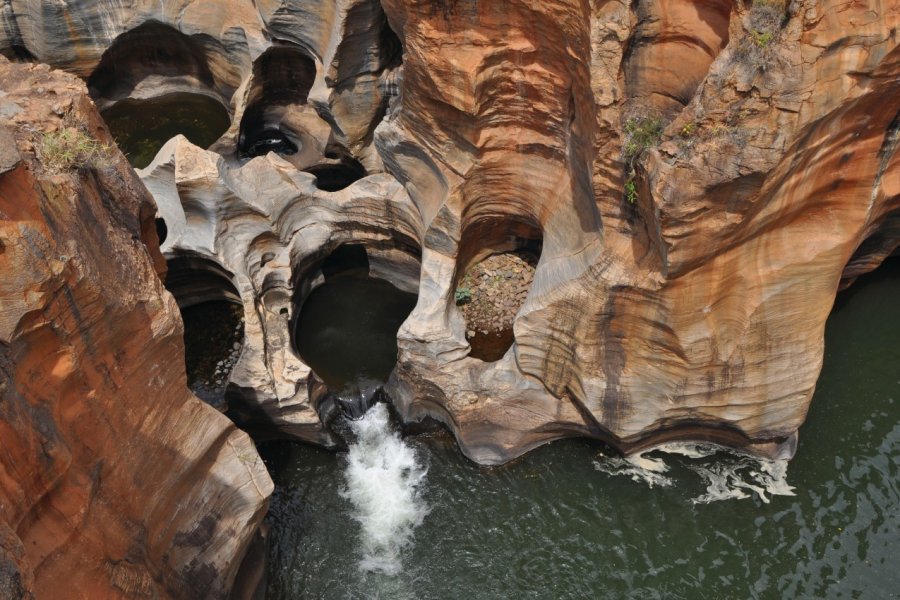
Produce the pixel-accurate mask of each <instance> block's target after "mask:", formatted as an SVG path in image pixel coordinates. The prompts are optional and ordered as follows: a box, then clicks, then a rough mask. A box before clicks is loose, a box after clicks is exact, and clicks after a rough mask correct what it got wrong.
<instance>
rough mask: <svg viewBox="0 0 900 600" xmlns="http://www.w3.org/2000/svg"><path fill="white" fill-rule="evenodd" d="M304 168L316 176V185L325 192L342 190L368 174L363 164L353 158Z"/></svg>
mask: <svg viewBox="0 0 900 600" xmlns="http://www.w3.org/2000/svg"><path fill="white" fill-rule="evenodd" d="M304 170H305V171H306V172H307V173H310V174H311V175H315V176H316V187H317V188H319V189H320V190H322V191H324V192H337V191H340V190H342V189H344V188H346V187H348V186H350V185H351V184H353V183H354V182H356V181H359V180H360V179H362V178H363V177H365V176H366V170H365V169H364V168H363V166H362V165H361V164H359V162H357V161H355V160H352V159H347V160H345V161H344V162H342V163H339V164H325V165H316V166H314V167H309V168H308V169H304Z"/></svg>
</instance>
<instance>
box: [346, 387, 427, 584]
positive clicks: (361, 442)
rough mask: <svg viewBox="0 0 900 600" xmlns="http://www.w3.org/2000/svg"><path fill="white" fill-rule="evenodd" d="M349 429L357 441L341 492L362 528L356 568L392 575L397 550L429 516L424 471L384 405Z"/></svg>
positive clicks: (397, 564)
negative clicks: (360, 555)
mask: <svg viewBox="0 0 900 600" xmlns="http://www.w3.org/2000/svg"><path fill="white" fill-rule="evenodd" d="M350 427H351V428H352V429H353V432H354V433H355V434H356V436H357V439H356V441H355V442H354V443H353V444H351V445H350V450H349V453H348V455H347V469H346V471H345V473H344V479H345V482H346V487H345V488H344V489H343V490H342V491H341V496H342V497H344V498H347V499H348V500H350V502H351V503H352V504H353V507H354V509H355V512H354V514H353V518H354V519H355V520H356V521H358V522H359V524H360V525H361V526H362V551H363V558H362V560H361V561H360V568H361V569H362V570H364V571H380V572H382V573H385V574H387V575H396V574H397V573H399V572H400V568H401V563H400V551H401V550H402V549H403V548H404V547H405V546H406V545H407V544H409V542H410V541H411V540H412V535H413V531H414V530H415V528H416V527H418V526H419V525H421V524H422V521H423V520H424V519H425V516H426V515H427V514H428V507H427V506H426V504H425V502H424V500H423V499H422V497H421V490H420V486H421V485H422V483H423V482H424V480H425V474H426V473H427V472H428V470H427V469H426V468H425V466H424V465H423V464H421V463H420V462H419V460H418V457H417V456H416V453H415V451H414V450H413V448H411V447H410V446H407V445H406V444H405V443H404V442H403V440H402V439H401V438H400V436H399V435H398V434H397V433H396V432H394V431H392V430H391V427H390V420H389V418H388V410H387V406H386V405H385V404H381V403H379V404H376V405H375V406H373V407H372V408H371V409H369V411H368V412H367V413H366V414H365V415H363V417H362V418H361V419H359V420H357V421H352V422H351V423H350Z"/></svg>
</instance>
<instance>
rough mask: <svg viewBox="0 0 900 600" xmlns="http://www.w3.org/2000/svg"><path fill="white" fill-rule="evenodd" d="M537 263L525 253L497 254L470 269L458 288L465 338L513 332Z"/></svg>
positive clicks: (457, 296) (458, 302) (457, 295)
mask: <svg viewBox="0 0 900 600" xmlns="http://www.w3.org/2000/svg"><path fill="white" fill-rule="evenodd" d="M536 262H537V261H536V260H535V258H534V257H533V256H531V255H530V254H528V253H525V252H505V253H502V254H495V255H493V256H490V257H488V258H486V259H485V260H483V261H481V262H480V263H478V264H476V265H475V266H473V267H472V268H471V269H469V270H468V271H467V272H466V274H465V275H464V276H463V278H462V280H461V281H460V283H459V285H458V286H457V288H456V303H457V305H459V306H460V308H461V309H462V313H463V316H464V317H465V319H466V330H467V331H466V335H467V337H470V338H471V337H473V336H475V334H476V333H479V332H480V333H482V334H487V333H498V332H501V331H504V330H507V329H511V328H512V324H513V320H514V319H515V317H516V313H518V312H519V309H520V308H521V307H522V304H524V303H525V297H526V296H527V295H528V290H529V288H530V287H531V282H532V281H533V279H534V269H535V265H536Z"/></svg>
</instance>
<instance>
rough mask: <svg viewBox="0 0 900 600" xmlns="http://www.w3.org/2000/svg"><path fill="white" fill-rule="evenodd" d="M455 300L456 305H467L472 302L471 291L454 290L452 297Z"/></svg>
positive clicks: (465, 289) (469, 289)
mask: <svg viewBox="0 0 900 600" xmlns="http://www.w3.org/2000/svg"><path fill="white" fill-rule="evenodd" d="M453 296H454V298H455V299H456V304H457V305H460V304H468V303H469V302H471V301H472V290H471V288H467V287H458V288H456V293H455V294H454V295H453Z"/></svg>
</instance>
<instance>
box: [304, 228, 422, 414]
mask: <svg viewBox="0 0 900 600" xmlns="http://www.w3.org/2000/svg"><path fill="white" fill-rule="evenodd" d="M419 260H420V257H419V252H418V248H417V247H413V246H407V245H398V246H393V247H377V246H370V247H368V248H367V247H366V246H364V245H362V244H353V243H350V244H345V245H341V246H339V247H337V248H336V249H335V250H334V251H333V252H332V253H331V254H329V255H328V256H327V257H326V258H325V259H324V260H322V261H321V262H320V263H319V264H318V265H315V266H313V267H312V268H311V269H308V270H307V271H306V274H305V275H304V276H302V277H301V279H300V280H299V282H298V285H297V287H296V292H295V297H294V301H293V303H294V310H293V313H294V321H293V323H292V343H293V347H294V349H295V350H296V351H297V353H298V354H299V355H300V357H301V358H302V359H303V361H304V362H305V363H306V364H308V365H309V366H310V367H311V368H312V369H313V374H311V376H313V377H315V379H316V381H319V382H321V383H322V384H324V388H325V389H326V390H327V391H324V392H323V393H322V395H321V397H320V398H319V399H318V401H317V406H318V410H319V414H320V415H321V417H322V420H323V422H329V421H330V420H331V419H332V418H333V417H334V416H335V415H336V412H337V411H338V410H340V411H341V412H343V413H344V414H346V415H347V416H349V417H351V418H358V417H360V416H362V414H363V413H365V411H366V410H367V409H368V408H369V406H371V405H372V404H373V403H374V402H375V401H376V399H377V397H378V396H380V395H381V389H382V386H383V385H384V384H385V383H386V382H387V380H388V378H389V377H390V375H391V372H392V371H393V369H394V366H395V365H396V362H397V331H398V330H399V328H400V325H401V324H402V323H403V321H404V320H406V318H407V316H409V313H410V311H412V309H413V307H414V306H415V303H416V292H417V286H418V282H417V279H418V277H417V273H416V271H417V270H418V263H419ZM319 387H320V388H321V387H322V386H319Z"/></svg>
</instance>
